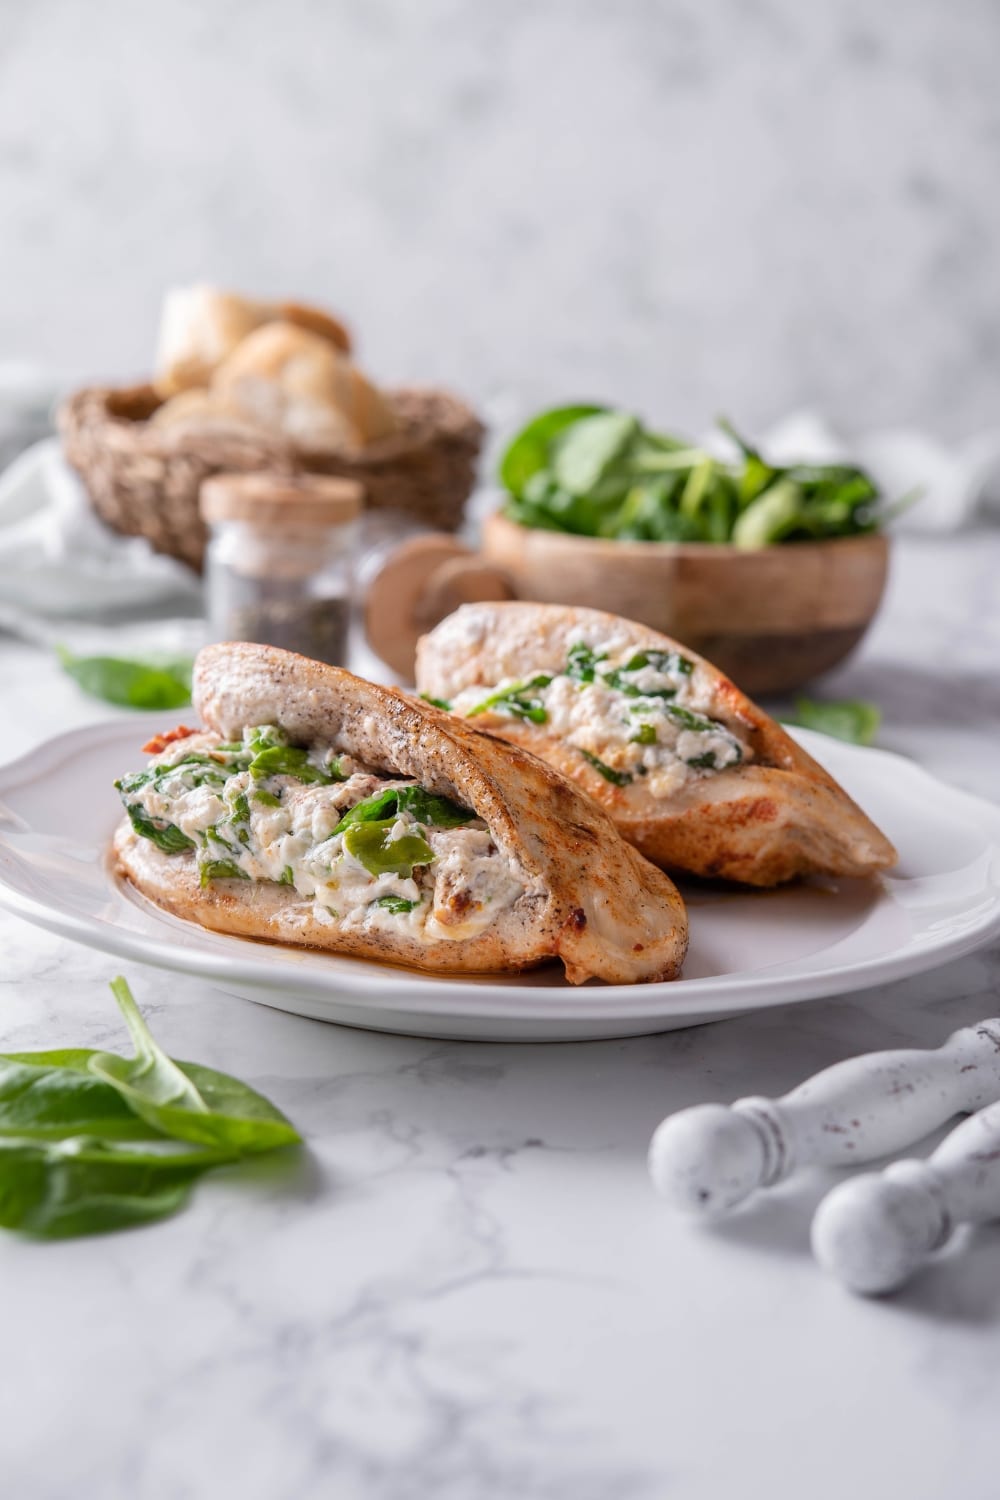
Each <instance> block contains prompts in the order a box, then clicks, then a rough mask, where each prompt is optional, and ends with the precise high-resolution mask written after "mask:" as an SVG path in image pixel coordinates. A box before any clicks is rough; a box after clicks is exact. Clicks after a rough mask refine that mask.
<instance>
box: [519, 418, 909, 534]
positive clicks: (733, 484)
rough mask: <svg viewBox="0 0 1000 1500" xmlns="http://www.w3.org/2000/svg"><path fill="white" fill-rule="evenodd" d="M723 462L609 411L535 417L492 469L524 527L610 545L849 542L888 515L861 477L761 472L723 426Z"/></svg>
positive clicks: (790, 468)
mask: <svg viewBox="0 0 1000 1500" xmlns="http://www.w3.org/2000/svg"><path fill="white" fill-rule="evenodd" d="M719 425H720V427H721V428H722V430H723V431H724V432H725V433H726V435H727V436H728V438H729V439H730V441H731V443H732V444H733V445H734V447H735V450H736V451H735V456H732V457H729V458H724V457H720V455H719V454H717V453H714V452H709V451H708V450H706V449H704V448H700V447H697V446H695V445H694V444H691V443H687V442H684V441H682V440H681V439H679V438H675V437H673V436H670V435H668V434H666V433H657V432H653V431H651V430H650V429H649V428H647V427H644V426H643V425H642V424H641V423H640V422H639V420H638V419H637V418H636V417H635V416H633V415H631V414H630V413H628V412H623V411H617V410H614V409H609V408H607V407H598V408H595V407H589V406H582V407H572V406H570V407H557V408H556V409H555V410H554V411H551V412H543V413H542V414H541V415H540V416H538V417H536V418H535V419H534V421H532V422H530V423H529V424H528V426H527V427H525V428H524V429H523V430H522V431H521V432H520V433H519V434H518V435H517V436H516V437H515V438H514V439H513V441H512V442H511V444H510V446H509V447H508V449H507V452H506V453H505V455H504V457H503V459H502V461H501V464H500V479H501V481H502V483H503V484H504V486H505V487H506V489H507V492H508V502H507V505H506V508H505V514H506V515H507V516H508V517H509V519H510V520H513V521H517V522H518V523H519V524H521V525H523V526H529V527H542V528H545V529H548V530H555V531H566V532H570V533H572V534H576V535H579V536H595V537H605V538H608V539H610V540H617V541H640V542H641V541H649V542H728V543H731V544H733V545H735V546H737V547H747V548H753V547H765V546H770V545H772V544H774V543H778V542H791V541H806V540H816V539H823V538H827V537H837V536H854V535H859V534H861V533H863V532H868V531H874V530H877V529H878V527H879V525H880V524H882V522H883V521H884V520H885V518H886V517H887V515H888V514H889V512H888V510H886V509H884V508H880V500H881V497H880V495H879V492H878V489H877V488H876V486H875V484H874V482H873V481H872V479H871V478H870V476H869V475H868V474H866V473H865V472H864V470H863V469H859V468H856V467H853V466H852V465H849V464H803V463H799V464H787V465H777V464H771V463H768V462H767V461H766V460H765V459H764V458H763V457H762V456H761V454H760V453H759V452H758V451H757V449H756V448H754V447H753V446H752V445H751V444H750V443H748V442H747V441H746V440H745V439H744V438H742V437H741V436H740V435H739V433H737V432H736V431H735V430H734V428H733V427H732V425H731V424H730V423H728V422H725V421H721V422H720V424H719Z"/></svg>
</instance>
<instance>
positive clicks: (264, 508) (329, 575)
mask: <svg viewBox="0 0 1000 1500" xmlns="http://www.w3.org/2000/svg"><path fill="white" fill-rule="evenodd" d="M363 501H364V491H363V489H362V486H361V485H360V484H358V483H356V482H355V481H354V480H349V479H334V478H330V477H327V476H325V475H312V474H306V475H295V476H288V475H272V474H217V475H215V476H213V478H211V479H206V480H205V482H204V484H203V485H202V487H201V496H200V504H201V513H202V516H203V517H204V519H205V522H206V523H207V525H208V527H209V543H208V549H207V552H206V559H205V579H206V586H207V594H208V618H209V628H210V631H211V634H212V636H213V638H214V639H215V640H226V641H253V642H256V643H257V644H258V645H263V646H280V647H282V648H283V649H284V650H286V651H296V652H298V654H299V655H300V656H308V657H312V658H313V659H314V660H316V661H325V662H331V663H332V664H333V665H335V666H343V665H344V664H345V663H346V661H347V653H348V641H349V633H350V620H351V596H352V587H353V564H354V557H355V550H356V542H357V526H358V517H359V516H360V514H361V510H362V506H363Z"/></svg>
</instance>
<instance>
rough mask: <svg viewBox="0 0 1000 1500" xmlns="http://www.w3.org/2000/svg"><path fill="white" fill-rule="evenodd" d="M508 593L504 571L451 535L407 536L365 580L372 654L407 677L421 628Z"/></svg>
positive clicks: (509, 596) (366, 622) (509, 595)
mask: <svg viewBox="0 0 1000 1500" xmlns="http://www.w3.org/2000/svg"><path fill="white" fill-rule="evenodd" d="M513 597H514V590H513V588H512V587H511V584H510V580H509V579H508V578H507V575H506V574H505V573H504V571H503V570H502V569H501V568H498V567H497V566H496V565H495V564H493V563H489V562H487V561H486V560H485V559H484V558H482V557H480V556H479V555H478V554H477V553H475V552H473V551H472V549H471V548H470V547H467V546H465V544H464V543H462V542H459V541H457V540H456V539H455V537H453V536H447V535H445V534H444V533H443V532H441V533H437V532H434V533H428V534H427V535H424V536H415V537H410V538H409V539H408V540H407V541H405V542H401V543H400V544H399V546H398V547H395V548H394V549H393V550H392V551H390V552H388V553H387V554H386V555H385V557H384V558H383V559H382V560H381V562H380V563H379V565H378V567H377V569H376V571H375V573H374V574H373V576H372V577H371V579H370V581H369V583H368V589H367V593H366V595H365V599H364V630H365V637H366V639H367V641H368V644H369V646H370V647H371V649H372V650H373V651H374V652H375V655H376V656H380V657H381V658H382V660H383V661H384V662H385V663H386V665H387V666H389V667H391V668H392V670H393V671H394V672H395V673H396V674H397V675H398V676H399V677H400V678H401V679H403V680H404V681H406V682H412V681H413V661H414V656H415V655H416V650H417V641H418V640H419V639H420V637H421V636H422V635H423V634H424V633H425V631H428V630H432V629H433V628H434V626H435V625H437V624H438V623H439V621H441V620H443V619H444V618H445V616H446V615H450V614H451V613H452V612H453V610H456V609H458V607H459V605H460V604H472V603H475V602H476V601H477V600H483V599H512V598H513Z"/></svg>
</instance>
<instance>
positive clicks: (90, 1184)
mask: <svg viewBox="0 0 1000 1500" xmlns="http://www.w3.org/2000/svg"><path fill="white" fill-rule="evenodd" d="M112 990H113V991H114V993H115V998H116V999H117V1001H118V1003H119V1005H120V1006H121V1009H122V1012H123V1014H124V1016H125V1019H126V1022H127V1024H128V1027H129V1030H130V1032H131V1034H132V1037H133V1040H134V1042H135V1045H136V1053H137V1055H136V1057H135V1058H133V1059H125V1058H121V1057H116V1056H114V1055H113V1054H111V1053H107V1052H99V1051H94V1050H92V1049H89V1048H65V1049H62V1050H58V1051H47V1052H22V1053H9V1054H7V1055H6V1056H3V1057H0V1226H2V1227H4V1228H7V1229H14V1230H18V1231H20V1232H21V1233H24V1234H28V1235H34V1236H36V1237H39V1238H50V1239H54V1238H66V1237H68V1236H71V1235H81V1234H97V1233H102V1232H104V1231H106V1230H111V1229H122V1228H125V1227H128V1226H130V1225H136V1224H142V1223H147V1222H150V1221H152V1220H155V1219H159V1218H163V1217H165V1216H166V1215H167V1214H171V1213H174V1212H176V1211H177V1209H179V1208H180V1207H181V1206H182V1205H183V1204H184V1202H185V1200H186V1199H187V1196H188V1194H189V1192H190V1190H191V1187H192V1185H193V1184H194V1183H195V1182H196V1181H197V1179H198V1178H199V1177H201V1176H202V1174H203V1173H205V1172H207V1171H208V1170H210V1169H211V1168H212V1167H217V1166H221V1165H224V1164H226V1163H231V1162H234V1161H236V1160H238V1159H239V1158H240V1157H241V1156H244V1155H248V1154H253V1153H256V1152H260V1151H267V1150H271V1149H273V1148H276V1147H281V1146H288V1145H294V1144H297V1143H298V1142H299V1140H300V1137H299V1135H298V1133H297V1131H296V1130H295V1128H294V1126H292V1125H291V1124H290V1122H289V1121H288V1120H287V1119H286V1118H285V1116H284V1115H282V1114H281V1113H280V1111H278V1110H277V1109H275V1107H274V1106H273V1105H272V1104H270V1103H269V1102H268V1100H266V1099H264V1098H263V1097H262V1096H261V1095H260V1094H258V1093H256V1092H255V1091H254V1090H253V1089H250V1088H248V1087H247V1085H246V1084H243V1083H240V1082H239V1081H238V1080H237V1079H235V1078H230V1077H229V1076H228V1075H227V1074H225V1073H218V1072H216V1071H215V1070H214V1069H212V1068H203V1067H200V1066H199V1065H198V1064H196V1063H175V1062H173V1061H172V1060H171V1059H170V1058H169V1057H167V1056H166V1054H165V1053H164V1052H163V1051H162V1050H161V1049H160V1048H159V1047H158V1046H157V1044H156V1043H155V1042H154V1041H153V1039H152V1037H151V1036H150V1034H149V1031H148V1028H147V1027H146V1024H145V1022H144V1021H143V1019H142V1016H141V1015H140V1013H139V1010H138V1007H137V1006H136V1004H135V1001H134V1000H133V998H132V995H131V992H130V991H129V988H128V986H127V984H126V983H125V981H124V980H123V979H116V980H115V981H114V983H113V985H112Z"/></svg>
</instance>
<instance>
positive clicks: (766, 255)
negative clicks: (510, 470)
mask: <svg viewBox="0 0 1000 1500" xmlns="http://www.w3.org/2000/svg"><path fill="white" fill-rule="evenodd" d="M3 22H4V24H3V37H2V44H0V203H2V204H3V242H2V247H0V269H2V277H0V349H2V350H3V354H4V357H5V358H12V357H16V356H21V357H24V358H27V359H30V360H32V361H35V360H41V361H44V362H47V363H48V364H51V365H55V366H57V367H58V368H60V369H62V368H66V367H68V368H70V369H72V370H73V371H74V372H77V373H79V374H81V375H91V376H93V375H97V374H101V375H109V376H112V377H119V378H120V377H122V376H124V375H127V374H132V373H134V374H140V373H141V372H143V371H144V370H147V369H148V367H149V361H150V355H151V349H152V342H153V336H154V330H155V324H156V317H157V311H158V307H159V302H160V298H161V295H162V292H163V289H164V286H165V285H166V284H167V283H168V282H170V281H177V280H180V281H183V280H190V279H201V278H206V277H208V278H214V279H217V280H221V281H224V282H230V283H234V284H236V285H242V286H245V287H246V288H247V289H248V290H254V289H259V290H260V291H261V292H262V293H269V292H275V293H283V294H285V295H289V294H292V295H298V296H300V297H307V296H310V295H311V296H313V297H316V298H328V299H330V300H331V302H332V303H333V305H334V306H336V307H340V308H341V309H342V310H343V311H344V313H346V314H347V315H348V316H349V317H350V319H351V320H352V322H353V323H354V324H355V325H356V327H357V329H358V330H359V332H360V335H361V349H362V352H363V354H364V356H365V357H366V359H367V360H368V362H369V364H370V366H371V367H372V369H373V371H374V373H375V374H376V375H378V376H379V377H380V378H382V379H385V380H400V379H404V378H418V379H419V378H428V379H435V380H442V381H447V382H451V383H453V384H454V385H455V386H457V387H458V388H459V389H460V390H465V391H467V392H468V393H469V394H470V395H471V396H472V397H473V398H475V399H476V400H478V401H480V402H488V403H490V405H491V407H493V405H494V398H495V397H496V396H497V394H498V393H501V392H512V393H513V392H516V393H517V395H516V398H515V397H514V396H513V395H512V396H511V398H510V400H511V402H512V403H514V404H516V406H517V408H518V409H519V410H523V411H530V410H531V409H532V408H533V407H536V406H538V405H540V404H542V403H546V402H552V401H560V400H567V399H571V398H573V397H576V398H577V399H581V398H585V397H589V398H590V399H594V398H595V397H596V398H598V399H609V400H617V401H620V402H623V403H635V404H636V405H638V406H639V407H641V408H642V409H644V410H646V411H647V412H649V414H650V415H651V416H654V415H655V416H656V417H658V418H659V419H660V420H661V421H664V422H667V423H675V424H677V425H678V426H679V427H680V428H682V429H689V430H691V431H692V432H695V431H698V430H699V429H700V428H701V427H703V426H704V425H705V424H706V423H707V422H710V421H711V420H713V419H714V417H715V416H716V414H717V413H718V412H719V411H720V410H721V411H726V412H728V413H729V414H730V415H731V416H732V417H733V418H734V420H737V421H742V422H743V423H744V424H745V425H746V426H748V427H750V428H751V429H756V430H758V431H759V430H761V428H762V427H763V426H764V425H765V424H767V423H770V422H772V421H774V420H775V419H777V418H779V417H781V416H784V415H785V413H786V412H787V411H789V410H790V409H792V408H793V407H798V406H800V405H803V404H807V405H811V406H817V407H818V408H819V409H820V410H822V411H825V412H826V413H828V414H829V415H830V416H831V417H832V418H833V420H834V421H835V422H836V423H837V424H838V425H840V426H843V427H844V428H846V429H847V430H849V431H850V430H858V429H862V428H864V429H868V428H878V427H882V426H884V425H889V424H894V423H896V422H905V423H911V422H914V423H917V424H920V425H923V426H925V427H927V428H929V429H932V430H934V431H937V432H940V433H942V434H944V435H947V436H950V437H956V438H961V437H967V436H970V435H972V434H973V433H974V432H975V431H976V430H977V429H979V428H980V427H983V426H993V425H995V422H996V412H997V408H998V404H1000V362H998V360H997V357H996V356H997V348H998V345H1000V302H998V299H997V295H996V263H997V243H998V238H1000V194H998V193H997V191H996V182H997V177H998V169H1000V90H998V88H997V80H996V73H997V55H998V46H1000V8H998V7H997V5H996V4H995V3H994V0H961V3H960V4H954V5H943V4H941V3H940V0H880V3H879V4H877V5H873V4H872V3H871V0H825V3H824V4H820V5H816V4H814V5H808V4H803V3H801V0H755V3H753V4H747V3H746V0H702V3H700V4H696V3H694V0H622V3H619V4H609V3H607V0H532V3H531V4H526V3H523V0H522V3H520V4H511V3H507V4H503V5H500V4H494V5H489V4H485V3H483V0H422V3H421V4H416V5H415V4H412V3H407V0H366V3H364V4H360V5H347V4H343V3H341V4H326V5H318V4H316V3H314V0H283V3H282V4H281V5H280V7H276V6H275V5H274V3H273V0H212V3H210V4H206V3H205V0H172V3H171V4H170V5H169V6H159V7H149V6H141V5H139V6H137V5H134V4H130V3H128V0H101V3H100V4H99V5H95V4H91V5H81V4H80V3H79V0H46V3H45V4H44V5H42V4H34V5H30V4H22V5H15V4H13V3H8V4H7V5H5V6H4V7H3Z"/></svg>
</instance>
